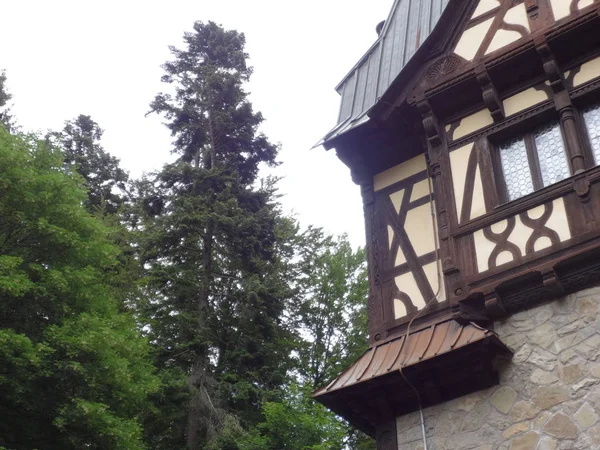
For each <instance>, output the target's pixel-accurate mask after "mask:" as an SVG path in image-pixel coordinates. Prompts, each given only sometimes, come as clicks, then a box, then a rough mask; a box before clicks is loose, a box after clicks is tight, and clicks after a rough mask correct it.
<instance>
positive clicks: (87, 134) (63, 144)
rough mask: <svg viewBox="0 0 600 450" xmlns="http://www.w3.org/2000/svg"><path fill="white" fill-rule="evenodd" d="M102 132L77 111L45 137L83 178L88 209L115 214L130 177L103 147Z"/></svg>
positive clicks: (96, 125)
mask: <svg viewBox="0 0 600 450" xmlns="http://www.w3.org/2000/svg"><path fill="white" fill-rule="evenodd" d="M103 133H104V132H103V130H102V129H101V128H100V126H99V125H98V124H97V123H96V122H95V121H94V120H92V118H91V117H90V116H86V115H83V114H80V115H79V116H77V118H76V119H74V120H68V121H66V122H65V126H64V128H63V129H62V131H60V132H52V133H50V134H49V135H48V138H49V139H50V141H51V142H52V143H53V144H54V145H56V146H58V147H59V148H60V149H61V150H62V152H63V156H64V160H65V164H66V166H67V168H68V169H71V168H73V169H74V170H76V171H77V172H78V173H79V174H80V175H81V176H82V177H83V179H84V180H85V183H86V187H87V190H88V200H87V202H86V207H87V209H88V211H90V212H92V213H95V212H97V211H99V210H101V211H103V212H107V213H110V214H114V213H116V212H117V210H118V209H119V207H120V206H121V205H122V204H123V203H124V201H125V195H124V194H125V190H126V183H127V181H128V178H129V177H128V175H127V173H126V172H125V171H124V170H123V169H121V167H120V166H119V160H118V159H117V158H115V157H114V156H112V155H110V154H109V153H108V152H106V151H105V150H104V148H102V145H101V143H100V140H101V139H102V134H103Z"/></svg>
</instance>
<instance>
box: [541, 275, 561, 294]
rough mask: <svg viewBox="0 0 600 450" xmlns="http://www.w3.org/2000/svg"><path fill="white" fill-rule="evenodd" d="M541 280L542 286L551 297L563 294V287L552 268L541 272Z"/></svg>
mask: <svg viewBox="0 0 600 450" xmlns="http://www.w3.org/2000/svg"><path fill="white" fill-rule="evenodd" d="M542 281H543V283H544V288H545V289H546V292H548V293H549V294H550V295H551V296H552V297H562V296H563V295H565V289H564V288H563V286H562V284H561V283H560V279H559V278H558V275H557V274H556V272H555V271H554V270H553V269H550V270H547V271H544V272H542Z"/></svg>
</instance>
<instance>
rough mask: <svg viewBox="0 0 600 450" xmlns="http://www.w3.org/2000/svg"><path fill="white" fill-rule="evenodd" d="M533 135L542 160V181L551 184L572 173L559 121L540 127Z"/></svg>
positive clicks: (539, 157)
mask: <svg viewBox="0 0 600 450" xmlns="http://www.w3.org/2000/svg"><path fill="white" fill-rule="evenodd" d="M533 136H534V137H535V147H536V149H537V154H538V159H539V161H540V172H541V173H542V183H543V185H544V186H550V185H551V184H554V183H556V182H558V181H560V180H564V179H565V178H567V177H569V176H570V175H571V173H570V171H569V162H568V161H567V154H566V152H565V145H564V142H563V138H562V133H561V132H560V126H559V125H558V123H557V122H554V123H550V124H548V125H545V126H543V127H541V128H538V129H537V130H536V131H535V132H534V134H533Z"/></svg>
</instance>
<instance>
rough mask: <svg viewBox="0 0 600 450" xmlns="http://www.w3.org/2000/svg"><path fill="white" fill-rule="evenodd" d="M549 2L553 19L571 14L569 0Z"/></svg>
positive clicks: (551, 0)
mask: <svg viewBox="0 0 600 450" xmlns="http://www.w3.org/2000/svg"><path fill="white" fill-rule="evenodd" d="M550 4H551V5H552V12H553V13H554V19H555V20H560V19H562V18H563V17H567V16H568V15H569V14H571V1H570V0H550Z"/></svg>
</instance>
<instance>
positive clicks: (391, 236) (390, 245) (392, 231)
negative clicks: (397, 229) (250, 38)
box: [387, 225, 394, 250]
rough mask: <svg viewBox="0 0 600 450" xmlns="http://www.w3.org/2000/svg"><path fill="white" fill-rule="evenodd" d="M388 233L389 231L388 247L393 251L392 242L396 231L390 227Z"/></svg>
mask: <svg viewBox="0 0 600 450" xmlns="http://www.w3.org/2000/svg"><path fill="white" fill-rule="evenodd" d="M387 231H388V245H389V247H390V250H391V249H392V241H393V240H394V229H393V228H392V227H391V226H389V225H388V227H387Z"/></svg>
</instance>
